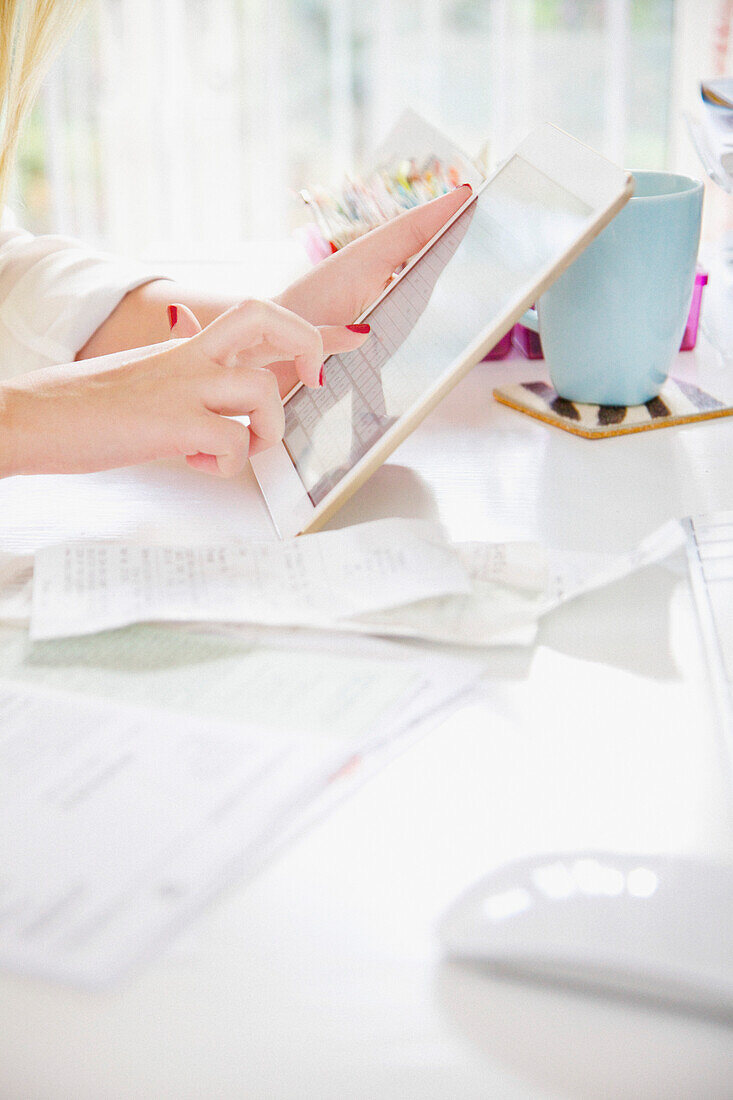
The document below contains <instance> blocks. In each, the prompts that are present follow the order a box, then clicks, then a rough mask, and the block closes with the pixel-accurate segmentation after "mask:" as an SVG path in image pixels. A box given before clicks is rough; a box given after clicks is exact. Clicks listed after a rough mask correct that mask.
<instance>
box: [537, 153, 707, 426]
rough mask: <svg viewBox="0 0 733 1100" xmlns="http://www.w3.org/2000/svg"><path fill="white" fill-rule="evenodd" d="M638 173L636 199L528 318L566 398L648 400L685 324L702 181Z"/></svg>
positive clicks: (595, 401)
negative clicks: (538, 335) (538, 336)
mask: <svg viewBox="0 0 733 1100" xmlns="http://www.w3.org/2000/svg"><path fill="white" fill-rule="evenodd" d="M633 175H634V181H635V187H634V195H633V197H632V198H631V199H630V200H629V202H628V203H627V204H626V206H624V207H623V208H622V209H621V211H620V212H619V213H618V214H617V215H616V217H615V218H614V219H613V221H612V222H610V224H609V225H607V226H606V228H605V229H604V230H602V231H601V233H600V234H599V236H598V237H596V239H595V240H594V241H592V242H591V244H590V245H589V246H588V248H587V249H586V250H585V251H584V252H582V253H581V255H580V256H579V257H578V258H577V260H575V261H574V262H573V263H572V264H571V265H570V267H569V268H568V269H567V271H565V272H563V274H562V275H561V276H560V277H559V278H558V279H557V280H556V281H555V282H554V283H553V284H552V286H551V287H550V288H549V289H548V290H546V291H545V293H544V294H543V295H542V297H541V298H540V300H539V302H538V309H537V311H535V310H529V311H528V312H527V313H526V314H525V315H524V317H523V318H522V323H523V324H525V325H526V326H527V327H528V328H531V329H532V330H533V331H534V332H539V334H540V337H541V340H542V349H543V352H544V356H545V360H546V361H547V368H548V370H549V372H550V378H551V380H552V384H553V386H554V387H555V389H556V390H557V392H558V393H559V394H560V396H561V397H564V398H567V399H568V400H569V401H580V402H587V403H589V404H593V405H642V404H644V402H646V401H650V400H651V399H652V398H653V397H656V396H657V394H658V393H659V391H660V390H661V388H662V386H663V384H664V381H665V379H666V378H667V375H668V373H669V368H670V366H671V364H672V360H673V359H674V356H675V353H676V352H677V350H678V349H679V346H680V341H681V340H682V334H683V332H684V330H685V323H686V320H687V314H688V311H689V308H690V299H691V298H692V291H693V286H694V282H695V265H696V261H697V249H698V245H699V243H700V222H701V216H702V196H703V185H702V183H701V182H700V181H699V180H695V179H691V178H690V177H688V176H680V175H676V174H674V173H672V172H646V171H638V172H634V173H633Z"/></svg>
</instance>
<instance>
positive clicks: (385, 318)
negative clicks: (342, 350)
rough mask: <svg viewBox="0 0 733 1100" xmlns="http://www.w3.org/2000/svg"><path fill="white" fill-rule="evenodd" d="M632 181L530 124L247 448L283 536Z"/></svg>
mask: <svg viewBox="0 0 733 1100" xmlns="http://www.w3.org/2000/svg"><path fill="white" fill-rule="evenodd" d="M632 191H633V177H632V176H631V175H630V173H628V172H625V171H624V170H623V169H621V168H618V167H617V166H616V165H614V164H612V163H610V162H609V161H607V160H606V159H605V158H603V157H601V156H599V154H598V153H595V152H594V151H593V150H592V149H589V148H588V147H587V146H585V145H583V144H581V143H580V142H578V141H576V140H575V139H574V138H571V137H570V136H569V135H568V134H565V133H563V131H561V130H558V129H557V128H556V127H554V126H550V125H543V126H541V127H540V128H538V129H537V130H535V131H533V132H532V133H531V134H530V135H529V136H528V137H527V138H526V139H525V141H524V142H522V144H521V145H520V146H519V148H518V149H517V150H516V152H515V153H513V154H512V156H510V157H509V158H508V159H507V160H505V161H504V163H503V164H502V165H501V166H500V167H499V168H498V169H497V170H496V171H495V172H494V173H493V175H491V176H490V177H489V178H488V179H487V180H486V181H485V182H484V183H483V184H482V185H481V187H480V188H479V189H478V190H477V191H476V193H475V194H474V195H472V196H471V198H470V199H469V200H468V201H467V202H466V203H464V205H463V206H462V207H461V208H460V210H459V211H458V212H457V213H456V214H455V215H454V216H453V217H452V218H451V219H450V220H449V221H448V222H447V223H446V225H445V226H444V227H443V228H442V229H441V230H440V232H439V233H438V234H437V235H436V236H435V237H434V238H433V239H432V240H431V241H430V242H429V243H428V244H427V245H426V246H425V248H423V249H422V251H420V252H419V253H417V255H416V256H414V257H413V258H412V259H411V260H410V262H409V263H408V264H406V266H405V267H404V268H403V270H402V271H401V272H400V273H399V275H397V276H396V277H395V278H394V279H393V280H392V282H391V283H390V285H389V286H388V287H387V289H386V290H385V291H384V292H383V293H382V294H381V295H380V296H379V297H378V298H377V300H376V301H375V302H374V303H373V304H372V305H371V306H369V308H368V309H367V310H366V311H365V312H364V313H363V314H362V316H361V317H359V321H368V322H369V324H370V325H371V333H370V335H369V337H368V338H367V340H366V341H365V343H364V344H363V345H362V346H361V347H360V348H358V349H357V350H356V351H352V352H348V353H346V354H340V355H331V356H329V358H328V359H327V360H326V362H325V365H324V372H323V376H324V384H323V386H322V387H321V388H319V389H310V388H308V387H306V386H303V385H299V386H297V387H296V388H295V389H293V390H292V391H291V392H290V393H289V394H288V396H287V397H286V399H285V402H284V404H285V434H284V437H283V440H282V443H279V444H276V445H275V446H274V447H271V448H269V449H268V450H266V451H262V452H261V453H260V454H258V455H254V456H253V458H252V467H253V469H254V472H255V476H256V477H257V481H258V482H259V485H260V488H261V490H262V493H263V496H264V498H265V501H266V503H267V506H268V508H269V510H270V515H271V516H272V519H273V521H274V524H275V527H276V529H277V531H278V534H279V535H280V537H281V538H288V537H290V536H293V535H298V534H301V533H302V532H304V531H313V530H316V529H317V528H318V527H320V526H321V525H322V524H323V523H325V522H326V520H328V519H329V518H330V517H331V516H332V515H333V514H334V512H335V511H336V510H337V509H338V508H340V507H341V505H342V504H344V502H345V501H346V500H347V499H348V498H349V497H350V496H351V494H352V493H353V492H354V491H355V490H356V489H358V488H359V486H360V485H362V484H363V483H364V482H365V481H366V479H367V478H368V477H370V476H371V474H373V473H374V471H375V470H376V469H377V468H378V467H379V466H380V465H381V464H382V463H383V462H384V461H385V459H386V458H387V457H388V456H389V455H390V454H391V452H392V451H393V450H394V449H395V447H397V445H398V444H399V443H400V442H401V441H402V440H403V439H404V438H405V437H406V436H407V435H408V434H409V433H410V432H411V431H413V430H414V428H416V427H417V425H418V424H419V423H420V421H421V420H422V419H423V418H424V417H425V416H426V415H427V414H428V413H429V412H430V411H431V409H433V408H434V407H435V406H436V405H437V403H438V402H439V401H440V400H441V398H443V397H444V396H445V395H446V393H448V391H449V390H450V389H451V388H452V387H453V386H455V384H456V383H457V382H458V381H459V380H460V379H461V378H462V376H463V375H464V374H466V372H467V371H468V370H469V369H470V368H471V367H472V366H473V365H474V364H475V363H477V362H478V361H479V360H480V359H481V358H482V357H483V356H484V355H485V354H486V353H487V351H489V349H490V348H492V347H493V346H494V344H496V343H497V342H498V341H499V340H500V339H501V337H502V336H504V335H505V334H506V333H507V332H508V331H509V329H510V328H511V327H512V325H513V324H514V323H515V322H516V321H517V320H519V318H520V317H521V315H522V313H523V312H524V310H525V309H527V308H528V306H530V305H531V304H532V303H533V302H534V301H535V300H536V299H537V298H539V296H540V295H541V294H542V292H543V291H544V290H546V289H547V287H548V286H550V284H551V283H552V282H553V281H554V280H555V279H556V278H557V276H558V275H560V273H561V272H562V271H563V270H564V269H565V268H566V267H567V266H568V265H569V264H570V263H571V262H572V261H573V260H574V259H575V257H576V256H577V255H578V254H579V253H580V252H581V251H582V250H583V248H585V247H586V245H588V244H589V243H590V241H591V240H592V239H593V238H594V237H595V236H596V235H597V234H598V233H599V232H600V231H601V229H602V228H603V227H604V226H605V225H606V224H607V223H608V222H609V221H610V220H611V218H612V217H613V216H614V214H616V213H617V212H618V211H619V210H620V209H621V207H622V206H623V205H624V203H625V202H627V201H628V199H629V198H630V197H631V194H632ZM487 400H489V396H488V394H487Z"/></svg>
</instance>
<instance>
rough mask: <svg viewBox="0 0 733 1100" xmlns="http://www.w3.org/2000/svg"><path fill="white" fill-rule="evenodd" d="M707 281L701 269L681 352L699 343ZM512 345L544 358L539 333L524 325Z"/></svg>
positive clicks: (529, 355)
mask: <svg viewBox="0 0 733 1100" xmlns="http://www.w3.org/2000/svg"><path fill="white" fill-rule="evenodd" d="M707 281H708V273H707V271H703V270H702V268H701V267H699V268H698V269H697V274H696V275H695V286H694V288H693V291H692V302H691V303H690V312H689V314H688V315H687V326H686V328H685V333H684V336H683V337H682V343H681V344H680V351H692V349H693V348H694V346H695V344H696V343H697V327H698V324H699V321H700V306H701V305H702V288H703V287H704V286H705V285H706V284H707ZM512 343H513V344H514V347H515V348H516V349H517V350H518V351H521V353H522V355H523V356H524V357H525V359H541V358H542V343H541V341H540V338H539V336H538V335H537V333H536V332H532V329H530V328H526V327H525V326H524V325H519V324H517V325H515V326H514V328H513V330H512Z"/></svg>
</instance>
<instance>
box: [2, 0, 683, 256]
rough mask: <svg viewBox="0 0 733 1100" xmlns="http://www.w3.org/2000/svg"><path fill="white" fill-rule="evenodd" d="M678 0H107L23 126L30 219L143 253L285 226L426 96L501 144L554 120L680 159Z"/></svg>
mask: <svg viewBox="0 0 733 1100" xmlns="http://www.w3.org/2000/svg"><path fill="white" fill-rule="evenodd" d="M673 9H674V2H673V0H409V2H408V0H371V2H370V3H368V4H362V3H360V2H357V0H205V2H201V0H154V2H152V3H151V2H150V0H95V2H93V3H92V5H91V6H90V9H89V12H88V14H87V16H86V19H85V21H84V23H83V24H82V25H81V26H80V27H79V29H78V31H77V33H76V34H75V36H74V38H73V39H72V41H71V42H70V43H69V45H68V47H67V48H66V50H65V51H64V53H63V55H62V57H61V58H60V59H59V60H58V61H57V62H56V65H55V67H54V70H53V72H52V74H51V76H50V77H49V79H48V81H47V83H46V86H45V88H44V91H43V94H42V97H41V99H40V100H39V103H38V106H37V108H36V110H35V112H34V115H33V118H32V120H31V123H30V125H29V126H28V128H27V130H26V132H25V135H24V139H23V144H22V150H21V156H20V160H19V171H18V180H17V195H16V203H15V205H16V206H19V207H20V209H19V211H18V212H19V217H20V219H21V221H22V222H23V223H24V224H25V225H26V226H27V227H28V228H30V229H32V230H34V231H37V232H44V231H55V232H64V233H72V234H74V235H77V236H80V237H83V238H84V239H86V240H88V241H90V242H93V243H97V244H101V245H102V246H104V247H107V248H110V249H114V250H117V251H125V252H128V253H132V254H136V255H138V256H143V257H145V256H147V257H156V258H158V257H169V258H181V257H194V258H195V257H196V256H207V257H211V256H212V255H225V254H229V253H231V252H233V251H235V250H236V247H237V242H241V241H243V240H245V239H251V238H273V237H282V236H287V235H288V234H289V233H290V232H291V230H292V227H293V225H294V224H296V223H297V222H299V221H302V220H303V214H302V211H301V209H300V207H299V204H298V202H297V200H296V199H295V192H296V191H297V190H298V189H299V188H300V187H303V186H306V185H308V184H310V183H318V182H337V181H338V179H339V178H340V176H341V174H342V173H343V172H344V171H347V170H348V171H358V170H359V168H360V167H362V166H365V165H366V164H368V157H369V150H370V149H371V148H372V147H374V146H375V145H376V144H377V142H378V141H379V140H380V139H381V137H383V136H384V134H385V133H386V132H387V130H388V129H389V128H390V126H391V125H392V123H393V122H394V121H395V119H396V118H397V116H398V114H399V112H400V111H401V109H402V108H403V107H405V106H412V107H414V108H415V109H416V110H418V111H420V112H421V113H423V114H424V115H425V116H426V117H427V118H429V119H430V121H432V122H433V123H434V124H436V125H437V126H439V127H441V128H443V129H444V130H445V131H446V132H447V133H448V134H449V135H451V136H453V137H454V138H455V139H456V140H457V141H458V142H459V143H460V144H462V145H463V147H464V148H465V149H466V150H467V151H468V152H471V153H473V152H476V151H478V149H479V147H480V146H482V145H483V144H484V142H486V141H487V140H488V142H489V160H490V162H491V161H496V160H498V159H499V158H500V157H501V156H502V155H503V154H505V153H506V152H508V151H509V150H510V148H511V147H512V146H513V144H514V143H515V142H516V141H517V140H519V139H520V138H521V137H522V136H523V135H524V133H526V131H527V130H528V129H529V128H530V127H531V126H532V124H533V122H535V121H538V120H540V119H546V120H549V121H552V122H555V123H556V124H557V125H559V126H561V127H563V128H564V129H566V130H568V131H569V132H570V133H572V134H574V135H575V136H576V137H579V138H581V139H582V140H584V141H587V142H588V143H589V144H591V145H593V146H594V147H596V148H597V149H599V150H600V151H601V152H604V153H606V154H607V155H608V156H610V157H612V158H613V159H615V160H617V161H619V162H623V163H624V164H626V165H629V166H632V167H665V166H667V160H668V154H669V150H668V131H669V117H668V112H669V103H670V98H671V80H672V75H671V74H672V35H673V14H674V10H673Z"/></svg>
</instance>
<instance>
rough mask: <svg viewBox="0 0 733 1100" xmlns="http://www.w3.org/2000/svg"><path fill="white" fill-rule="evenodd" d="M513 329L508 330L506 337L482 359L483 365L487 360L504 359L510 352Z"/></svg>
mask: <svg viewBox="0 0 733 1100" xmlns="http://www.w3.org/2000/svg"><path fill="white" fill-rule="evenodd" d="M513 331H514V330H513V329H509V332H508V333H507V334H506V336H502V338H501V340H500V341H499V343H498V344H494V346H493V348H492V349H491V351H490V352H489V354H488V355H485V356H484V358H483V361H484V363H485V362H486V360H487V359H504V358H505V357H506V356H507V355H508V354H509V352H510V351H511V350H512V332H513Z"/></svg>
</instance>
